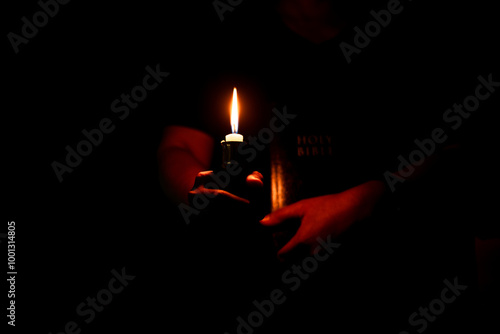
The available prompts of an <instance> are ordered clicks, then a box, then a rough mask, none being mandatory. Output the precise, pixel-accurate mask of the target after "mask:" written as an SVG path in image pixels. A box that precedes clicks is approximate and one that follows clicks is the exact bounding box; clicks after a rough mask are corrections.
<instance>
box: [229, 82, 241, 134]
mask: <svg viewBox="0 0 500 334" xmlns="http://www.w3.org/2000/svg"><path fill="white" fill-rule="evenodd" d="M238 113H239V110H238V93H237V91H236V87H234V88H233V102H232V103H231V131H232V132H233V133H238V117H239V115H238Z"/></svg>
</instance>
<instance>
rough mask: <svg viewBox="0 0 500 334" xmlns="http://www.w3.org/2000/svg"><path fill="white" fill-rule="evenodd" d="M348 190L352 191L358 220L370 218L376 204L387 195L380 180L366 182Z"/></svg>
mask: <svg viewBox="0 0 500 334" xmlns="http://www.w3.org/2000/svg"><path fill="white" fill-rule="evenodd" d="M350 190H352V191H353V195H354V200H355V203H356V206H357V208H358V220H364V219H366V218H368V217H370V216H371V215H372V213H373V211H374V210H375V207H376V205H377V203H378V202H380V200H381V199H382V197H383V196H384V194H386V193H387V187H386V186H385V184H384V182H382V181H380V180H372V181H367V182H365V183H362V184H360V185H358V186H356V187H354V188H351V189H350Z"/></svg>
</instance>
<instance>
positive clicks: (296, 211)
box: [260, 202, 303, 226]
mask: <svg viewBox="0 0 500 334" xmlns="http://www.w3.org/2000/svg"><path fill="white" fill-rule="evenodd" d="M302 216H303V210H302V205H301V203H300V202H297V203H294V204H291V205H288V206H285V207H284V208H281V209H279V210H276V211H274V212H271V213H270V214H268V215H267V216H265V217H264V218H262V220H261V221H260V223H261V224H262V225H264V226H275V225H278V224H280V223H282V222H284V221H286V220H288V219H294V218H302Z"/></svg>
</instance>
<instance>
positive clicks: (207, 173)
mask: <svg viewBox="0 0 500 334" xmlns="http://www.w3.org/2000/svg"><path fill="white" fill-rule="evenodd" d="M213 174H214V171H213V170H204V171H201V172H199V173H198V175H196V178H195V179H194V186H193V189H194V188H197V187H199V186H201V185H202V184H205V183H207V182H208V181H209V180H211V179H212V175H213Z"/></svg>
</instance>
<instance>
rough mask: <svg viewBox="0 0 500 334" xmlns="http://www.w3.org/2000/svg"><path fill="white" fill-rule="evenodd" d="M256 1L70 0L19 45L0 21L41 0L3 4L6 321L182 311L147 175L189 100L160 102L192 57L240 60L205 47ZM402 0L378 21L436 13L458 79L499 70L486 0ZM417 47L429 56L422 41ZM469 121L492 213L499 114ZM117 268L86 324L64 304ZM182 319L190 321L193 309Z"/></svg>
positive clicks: (151, 316)
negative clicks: (123, 102)
mask: <svg viewBox="0 0 500 334" xmlns="http://www.w3.org/2000/svg"><path fill="white" fill-rule="evenodd" d="M380 3H382V4H385V2H380ZM260 5H261V4H259V2H255V1H254V2H252V1H250V0H245V1H243V3H242V4H241V5H239V6H238V7H237V8H235V10H234V11H233V12H227V13H226V19H225V20H224V22H221V21H220V20H219V17H218V16H217V14H216V12H215V10H214V8H213V6H212V2H211V1H203V2H201V1H200V2H197V3H196V4H195V3H191V2H180V1H176V2H175V4H171V3H169V2H160V1H156V2H155V1H133V2H106V3H104V2H97V1H94V2H89V1H85V2H83V1H75V0H74V1H71V2H69V3H68V4H66V5H60V8H59V13H58V14H57V15H56V16H55V17H54V18H50V19H49V21H48V24H47V25H46V26H45V27H42V28H39V32H38V34H37V35H36V36H35V37H34V38H32V39H30V41H29V42H28V44H26V45H24V44H23V45H21V46H20V52H19V53H18V54H15V53H14V51H13V50H12V47H11V46H10V43H9V41H8V39H7V38H6V37H5V36H6V35H7V33H8V32H10V31H12V32H15V33H17V34H19V33H20V29H21V26H22V22H21V17H23V16H26V17H28V18H29V19H30V21H31V17H32V15H33V14H34V13H35V12H36V11H39V10H40V7H39V5H38V4H37V2H36V1H23V2H22V3H18V2H16V3H15V4H13V3H9V4H8V5H7V4H4V5H3V6H4V9H3V10H2V12H3V13H2V14H3V20H2V21H3V22H4V23H5V25H4V28H3V29H4V30H3V34H4V39H3V41H4V42H3V53H2V54H3V55H5V56H4V57H3V65H4V71H3V73H5V75H3V76H2V77H3V78H4V79H5V81H4V85H3V92H4V94H3V98H2V102H3V107H2V111H3V113H2V116H3V117H4V121H3V123H2V124H3V131H2V133H3V138H4V139H3V147H4V148H3V151H4V152H6V154H5V155H4V159H3V160H2V165H3V169H2V170H3V173H4V175H3V176H4V184H5V185H6V186H5V187H4V195H3V198H4V199H6V202H4V203H5V204H4V206H3V207H4V210H3V212H4V215H3V220H4V222H5V221H9V220H14V221H16V231H17V237H16V247H17V270H18V276H17V289H18V294H16V296H17V297H16V303H17V305H18V308H17V317H16V320H17V321H16V323H17V324H18V326H17V327H16V330H18V331H20V332H24V330H27V329H28V328H29V329H36V330H37V331H38V332H41V333H48V332H50V331H52V332H53V333H56V332H57V333H58V332H60V331H62V330H63V328H64V326H65V324H66V323H67V322H68V321H71V320H75V321H76V322H77V323H78V324H80V325H81V329H82V333H98V332H105V331H107V332H110V331H111V332H119V331H122V330H126V329H128V328H130V327H131V326H144V328H154V327H155V326H159V328H160V329H164V330H172V327H171V326H173V324H174V323H178V319H179V314H185V313H188V312H189V310H186V309H179V308H177V309H176V311H177V312H178V313H176V312H175V311H172V310H170V309H169V307H170V306H172V307H174V309H175V306H174V305H171V304H174V300H175V298H170V296H171V295H170V293H172V295H174V294H176V295H177V296H178V295H179V294H180V295H182V291H179V290H178V289H177V285H176V284H177V283H178V282H176V276H177V275H178V274H179V271H181V270H182V268H183V266H185V265H186V264H185V263H183V262H182V260H180V259H179V258H182V257H180V256H179V254H182V252H183V251H184V250H185V249H184V248H183V247H189V245H183V244H182V243H181V242H179V238H178V231H179V230H180V229H181V228H180V227H179V226H178V225H177V224H172V226H171V225H169V223H171V222H173V220H174V219H173V218H172V217H173V212H172V207H171V206H169V205H167V204H166V202H165V201H166V200H165V198H164V197H163V195H162V192H161V189H160V187H159V184H158V181H157V180H158V177H157V164H156V150H157V147H158V144H159V141H160V138H161V132H162V129H163V127H164V126H165V125H166V124H169V123H175V122H176V121H177V119H178V118H179V115H180V113H188V112H189V110H190V101H186V102H185V104H183V105H178V106H177V108H171V105H169V104H168V103H165V102H164V101H169V99H173V98H174V97H175V95H174V94H175V93H174V92H175V88H176V87H178V85H181V84H182V85H186V84H189V82H190V80H196V76H197V75H199V73H201V72H200V71H203V69H204V68H203V67H204V66H209V64H211V66H213V68H216V67H217V66H220V64H222V63H224V62H225V61H228V60H229V59H231V61H235V59H236V60H237V59H240V58H241V61H249V60H248V59H245V56H244V55H238V54H233V55H232V54H230V50H228V51H229V52H228V53H226V57H228V59H224V57H220V54H221V53H220V52H218V51H220V50H217V49H216V48H214V45H217V44H215V40H217V39H218V36H221V35H222V34H225V35H227V36H232V37H234V38H237V30H232V27H237V26H238V24H241V23H239V22H240V21H239V18H240V17H241V16H243V17H244V16H245V13H249V12H250V9H251V8H253V9H255V8H258V6H260ZM412 5H414V10H412V11H410V10H409V9H408V10H405V11H404V12H403V14H401V17H398V20H395V21H394V22H393V23H391V26H390V27H389V28H388V29H392V31H393V32H394V31H397V30H398V29H401V34H402V36H401V37H402V38H404V35H403V34H404V32H405V31H406V30H405V29H408V26H405V24H406V23H405V22H413V23H415V22H421V24H422V26H416V27H415V29H421V30H422V33H425V34H432V33H433V31H434V28H436V27H439V26H440V24H441V23H442V25H443V27H441V28H442V29H440V30H439V31H440V33H441V34H443V35H442V36H437V38H434V41H436V42H437V43H439V41H440V40H442V41H443V43H450V44H452V45H453V46H455V47H456V46H462V52H463V53H464V54H467V55H470V56H471V57H472V58H471V59H472V60H471V61H470V62H468V63H465V64H460V63H457V64H456V70H457V73H458V74H457V76H460V77H461V78H469V79H470V80H469V82H471V85H473V84H474V83H475V80H476V79H475V78H476V77H477V75H479V74H488V73H491V72H494V73H499V72H495V68H494V66H495V64H496V61H497V60H498V58H496V57H495V53H494V51H495V50H496V49H497V48H498V35H497V33H498V24H496V23H494V20H495V19H496V16H495V14H494V10H493V6H492V5H489V4H488V5H487V1H482V2H481V1H479V2H477V1H475V2H474V4H472V2H468V3H463V4H456V3H455V2H440V4H439V5H438V4H436V3H435V2H432V1H414V3H413V4H412ZM371 8H380V6H378V5H375V4H374V5H373V7H371ZM419 18H421V20H420V19H419ZM244 22H252V20H251V18H247V21H244ZM254 24H257V23H256V22H254ZM383 34H384V32H382V33H381V35H380V36H379V37H378V38H383ZM435 37H436V36H435ZM212 40H213V42H212ZM375 43H376V39H375ZM461 43H463V45H462V44H461ZM457 49H460V48H457ZM270 52H271V51H270ZM273 52H276V50H273ZM278 52H279V51H278ZM428 52H429V54H430V57H432V52H433V46H432V45H429V50H428ZM215 55H217V56H215ZM436 57H439V55H436ZM463 58H467V57H464V56H463V54H462V55H461V57H460V59H463ZM450 61H454V60H453V59H450ZM156 64H160V68H161V70H162V71H166V72H170V76H169V77H168V78H166V79H165V80H164V82H163V83H162V84H160V86H159V87H158V88H157V89H155V90H153V91H150V92H148V98H147V99H146V100H145V101H144V102H141V103H140V104H139V107H138V108H136V109H135V110H132V111H131V113H130V115H129V116H128V117H127V118H126V119H124V120H119V119H118V118H117V117H116V115H115V114H113V112H112V111H111V109H110V104H111V102H112V101H113V100H115V99H116V98H119V96H120V94H122V93H129V92H130V90H131V89H132V88H133V87H134V86H136V85H138V84H141V83H142V78H143V77H144V75H145V74H146V71H145V67H146V66H147V65H149V66H151V67H152V68H155V67H156ZM200 64H202V65H200ZM409 66H411V64H409ZM213 68H212V69H213ZM496 68H498V67H496ZM462 75H463V76H462ZM493 77H494V78H497V79H498V78H499V76H498V74H497V75H496V76H495V74H494V76H493ZM464 80H466V79H464ZM471 85H470V86H471ZM470 86H469V87H470ZM474 87H475V85H474ZM469 93H470V89H468V88H467V87H466V88H464V90H463V91H456V92H455V93H454V94H456V98H455V99H450V101H456V102H460V101H462V99H463V97H464V96H466V95H467V94H469ZM497 94H498V93H497ZM496 102H498V96H496V97H494V98H493V99H492V100H491V101H488V106H489V107H488V108H490V110H494V108H493V103H496ZM167 105H169V107H168V108H167V107H166V106H167ZM446 107H448V106H447V105H444V106H443V108H446ZM443 110H444V109H443ZM496 110H497V111H498V109H496ZM103 118H111V119H112V120H113V124H114V125H115V126H116V128H115V130H114V131H113V132H112V133H111V134H107V135H104V140H103V142H102V143H101V144H100V145H99V146H98V147H94V149H93V152H92V153H91V154H90V155H89V156H88V157H84V158H83V161H82V163H81V164H80V165H79V166H78V167H76V168H74V171H73V172H72V173H70V174H65V175H64V181H63V182H62V183H60V182H59V181H58V180H57V177H56V176H55V173H54V172H53V170H52V168H51V163H52V162H53V161H54V160H57V161H59V162H63V161H64V158H65V155H66V151H65V149H64V147H65V146H66V145H70V146H71V147H73V148H75V147H76V144H77V143H78V142H79V141H80V140H82V139H84V137H83V135H82V134H81V131H82V130H83V129H90V128H95V127H97V125H98V123H99V121H100V120H101V119H103ZM477 119H478V124H479V125H478V126H477V131H476V133H477V136H476V137H475V140H476V142H477V143H479V144H480V145H478V146H479V147H483V145H481V144H482V143H488V144H489V145H485V146H486V147H485V148H484V152H483V151H478V152H477V160H475V161H474V162H473V163H471V165H473V166H476V167H477V166H478V165H479V166H482V168H484V171H485V172H484V174H482V175H478V178H479V180H478V182H476V183H475V184H474V187H477V189H476V188H474V190H476V191H477V190H479V191H478V192H477V196H476V197H474V200H472V199H471V206H473V207H477V208H478V211H477V213H478V216H479V217H483V219H482V220H490V214H492V213H493V212H494V210H492V209H490V208H491V207H492V206H494V200H493V199H491V198H490V199H489V200H488V199H486V198H487V196H485V195H483V194H482V192H484V191H485V190H488V189H490V188H492V187H493V188H494V187H495V186H494V184H495V182H496V181H495V180H496V179H498V177H497V175H496V168H495V166H496V165H497V164H496V163H495V159H494V157H495V155H496V154H497V152H494V151H493V152H492V151H491V148H493V147H495V145H491V143H495V140H497V133H498V130H497V126H498V123H497V122H496V121H495V119H498V118H497V117H496V118H495V117H492V118H486V116H483V119H481V118H480V116H478V118H477ZM479 120H481V121H479ZM479 169H480V168H479ZM496 184H498V182H496ZM3 226H4V227H2V228H1V229H0V231H1V232H3V231H4V230H6V225H3ZM122 267H125V268H126V272H127V273H128V274H130V275H135V276H136V278H135V279H134V280H133V281H132V282H131V283H130V285H129V286H128V287H127V288H125V290H124V291H123V292H122V293H120V294H119V295H117V296H115V297H114V300H113V302H112V303H111V304H110V305H109V306H108V307H106V309H105V310H104V311H103V312H101V313H98V314H97V317H96V319H95V320H94V321H92V322H91V323H90V324H84V323H83V321H82V318H81V317H79V316H78V315H77V314H76V312H75V309H76V306H77V305H78V304H80V303H81V302H83V301H85V299H86V298H87V297H89V296H95V295H96V294H97V292H98V291H99V290H101V289H102V288H105V287H107V284H108V282H109V280H110V278H111V277H112V274H111V273H110V271H111V270H112V269H116V270H117V271H120V270H121V268H122ZM207 275H208V273H207ZM2 294H3V292H2ZM2 303H3V302H2ZM156 304H159V307H157V306H156ZM2 305H4V304H2ZM180 318H181V319H184V318H183V317H180ZM192 319H193V321H196V315H193V317H192ZM2 321H5V319H4V320H2ZM144 331H146V330H145V329H144Z"/></svg>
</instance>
